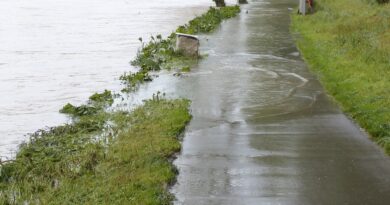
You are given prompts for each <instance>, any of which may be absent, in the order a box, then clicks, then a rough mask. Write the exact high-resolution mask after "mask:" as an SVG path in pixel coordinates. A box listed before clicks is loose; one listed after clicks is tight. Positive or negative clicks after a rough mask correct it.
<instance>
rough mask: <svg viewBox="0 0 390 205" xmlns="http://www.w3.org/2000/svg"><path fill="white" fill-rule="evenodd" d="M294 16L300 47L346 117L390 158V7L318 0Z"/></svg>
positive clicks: (369, 1)
mask: <svg viewBox="0 0 390 205" xmlns="http://www.w3.org/2000/svg"><path fill="white" fill-rule="evenodd" d="M315 3H316V4H315V6H316V8H315V10H316V12H315V13H314V14H312V15H307V16H299V15H294V16H293V17H292V30H293V31H294V32H298V33H299V34H300V37H298V39H297V43H298V47H299V49H300V50H301V52H302V53H303V56H304V58H305V60H306V61H307V62H308V63H309V66H310V68H311V69H312V70H313V71H315V72H316V73H317V74H318V76H319V78H320V80H321V82H322V83H323V85H324V86H325V88H326V90H327V91H328V92H329V94H331V95H332V96H334V98H335V99H336V101H338V102H339V103H340V105H341V107H342V108H343V110H344V111H345V112H347V113H348V114H349V115H350V116H351V117H352V118H354V119H355V120H356V121H357V122H358V123H359V124H360V125H361V126H362V127H363V128H364V129H366V130H367V132H368V133H369V134H370V135H371V136H372V137H373V139H374V140H375V141H376V142H377V143H378V144H380V145H381V146H382V147H384V149H385V150H386V152H387V153H390V5H389V4H383V5H379V4H377V3H376V1H375V0H356V1H353V2H351V1H349V0H317V1H315Z"/></svg>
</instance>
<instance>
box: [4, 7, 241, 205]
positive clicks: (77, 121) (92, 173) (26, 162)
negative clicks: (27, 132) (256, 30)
mask: <svg viewBox="0 0 390 205" xmlns="http://www.w3.org/2000/svg"><path fill="white" fill-rule="evenodd" d="M239 11H240V9H239V7H238V6H231V7H224V8H221V9H215V8H210V9H209V10H208V12H207V13H205V14H203V15H202V16H199V17H196V18H195V19H194V20H192V21H190V22H189V23H188V24H186V25H184V26H180V27H179V29H180V31H181V32H187V33H208V32H212V31H214V30H215V29H216V28H217V27H218V25H219V24H220V23H221V22H222V20H224V19H228V18H231V17H234V16H235V15H237V14H238V13H239ZM210 20H212V23H210ZM195 27H196V28H198V30H196V32H194V30H193V28H195ZM199 28H207V29H204V30H202V29H199ZM186 29H188V30H186ZM141 42H142V47H141V49H140V50H139V53H138V55H137V58H136V59H135V60H134V61H133V65H135V66H138V67H139V71H138V72H135V73H126V74H124V75H122V76H121V77H120V79H121V80H122V82H123V83H124V85H125V88H124V89H123V90H122V93H119V94H113V93H112V92H111V91H108V90H105V91H104V92H102V93H95V94H93V95H91V96H90V97H89V100H88V102H87V103H85V104H83V105H80V106H75V105H72V104H70V103H68V104H66V105H65V106H64V107H63V108H62V109H61V110H60V112H61V113H64V114H67V115H69V116H70V117H71V118H72V119H73V122H72V123H71V124H67V125H62V126H57V127H52V128H50V129H46V130H39V131H37V132H35V133H34V134H32V135H31V138H30V141H29V142H27V143H25V144H22V145H21V147H20V149H19V151H18V153H17V156H16V159H15V160H11V161H8V162H6V163H0V202H1V203H2V204H19V203H25V202H26V203H39V204H56V203H58V204H72V203H82V204H129V203H130V204H137V203H139V202H142V203H145V204H170V202H171V201H172V199H173V197H172V195H171V194H170V193H169V192H168V189H167V188H168V186H169V184H170V183H172V182H173V181H174V179H175V177H176V173H177V171H176V169H175V168H174V166H173V165H172V163H171V158H172V157H173V154H175V153H177V152H178V151H180V149H181V145H180V140H179V135H180V133H181V132H182V131H183V130H184V128H185V126H186V124H187V123H188V122H189V121H190V119H191V114H190V111H189V104H190V102H189V101H188V100H185V99H178V100H167V99H165V98H164V97H162V96H161V95H160V93H157V94H156V95H154V96H153V99H151V100H146V101H145V102H144V104H143V105H141V106H139V107H138V108H136V109H135V110H133V111H131V112H129V111H115V110H116V109H115V108H113V107H112V105H113V103H114V101H117V100H119V99H121V98H122V99H125V97H124V96H125V95H126V94H128V93H129V92H135V91H136V90H137V88H138V87H139V86H140V85H141V84H143V83H147V82H149V81H152V80H153V79H152V78H151V76H150V75H149V72H152V71H159V70H160V69H168V70H170V69H181V71H182V72H188V71H189V70H190V66H191V65H193V60H194V59H188V58H187V57H185V56H184V55H183V54H181V53H178V52H177V51H175V50H174V45H175V39H174V34H172V35H170V36H169V37H168V38H167V39H163V38H162V37H161V35H158V36H156V38H154V37H152V39H151V41H150V42H149V43H147V44H146V45H145V44H143V41H142V40H141ZM173 62H174V63H173ZM168 64H169V65H172V64H175V65H176V66H177V67H170V66H169V67H167V66H166V65H168ZM183 66H184V67H185V68H186V69H184V68H183ZM123 103H124V104H126V102H123ZM112 109H113V110H114V111H112ZM0 162H1V161H0Z"/></svg>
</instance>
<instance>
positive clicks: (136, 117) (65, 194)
mask: <svg viewBox="0 0 390 205" xmlns="http://www.w3.org/2000/svg"><path fill="white" fill-rule="evenodd" d="M188 107H189V101H188V100H166V99H162V98H161V97H155V98H154V99H151V100H147V101H145V103H144V105H142V106H140V107H138V108H136V109H135V110H134V111H133V112H131V113H126V112H115V113H107V112H101V113H99V114H97V115H94V116H83V117H81V118H79V120H78V121H76V122H75V123H73V124H71V125H64V126H59V127H55V128H51V129H49V130H41V131H38V132H36V133H35V134H33V135H32V136H31V141H30V142H29V143H27V144H24V145H22V146H21V148H20V151H19V153H18V155H17V157H16V159H15V160H14V161H13V162H10V163H6V164H2V165H1V166H0V204H23V203H28V204H138V203H139V202H142V203H145V204H169V203H170V201H171V200H172V196H171V195H170V194H169V193H168V191H167V190H166V186H167V184H169V183H170V182H171V181H172V180H173V179H174V178H175V175H176V170H175V168H174V167H173V165H172V164H171V163H170V162H169V160H168V159H169V157H171V156H172V155H173V154H174V153H176V152H177V151H179V150H180V143H179V139H178V135H179V134H180V133H181V132H182V131H183V130H184V128H185V126H186V124H187V123H188V122H189V120H190V119H191V116H190V114H189V110H188ZM107 121H112V122H113V124H114V125H113V127H112V128H111V130H112V131H111V134H107V136H108V138H109V139H103V138H96V136H99V135H102V132H103V130H104V126H105V125H106V122H107ZM107 140H108V141H109V142H108V143H107Z"/></svg>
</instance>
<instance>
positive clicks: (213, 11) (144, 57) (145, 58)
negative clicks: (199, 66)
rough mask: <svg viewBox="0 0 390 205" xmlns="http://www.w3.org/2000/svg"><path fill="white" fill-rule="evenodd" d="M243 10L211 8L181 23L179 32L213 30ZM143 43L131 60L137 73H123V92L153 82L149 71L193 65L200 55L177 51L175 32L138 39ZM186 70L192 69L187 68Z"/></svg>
mask: <svg viewBox="0 0 390 205" xmlns="http://www.w3.org/2000/svg"><path fill="white" fill-rule="evenodd" d="M239 12H240V7H239V6H227V7H222V8H213V7H210V9H209V10H208V11H207V12H206V13H205V14H203V15H201V16H199V17H196V18H195V19H193V20H191V21H190V22H189V23H188V24H186V25H183V26H180V27H179V28H178V29H177V30H176V32H179V33H185V34H198V33H210V32H212V31H214V30H215V29H216V28H217V27H218V26H219V25H220V24H221V22H222V21H223V20H225V19H228V18H232V17H234V16H236V15H237V14H238V13H239ZM139 40H140V42H141V44H142V46H141V49H140V50H139V51H138V53H137V56H136V58H135V59H134V60H133V61H131V64H132V65H133V66H138V67H139V68H140V70H139V71H138V72H136V73H125V74H123V75H122V76H121V78H120V79H121V80H122V82H123V83H124V84H125V85H126V88H125V89H123V90H122V91H123V92H129V91H133V90H135V89H136V88H137V87H138V85H140V84H142V83H143V82H145V81H151V80H152V77H151V76H149V72H150V71H159V70H161V69H167V70H171V69H177V70H180V69H181V68H190V67H191V66H192V65H193V64H194V63H196V62H197V60H198V59H199V58H200V56H197V57H195V58H194V57H187V56H184V55H183V54H182V53H180V52H178V51H176V50H175V44H176V35H175V33H172V34H171V35H169V36H168V37H167V38H166V39H163V38H162V36H161V35H157V36H156V37H154V36H152V37H151V39H150V41H149V42H148V43H144V42H143V39H142V38H140V39H139ZM184 70H185V71H187V70H189V69H184Z"/></svg>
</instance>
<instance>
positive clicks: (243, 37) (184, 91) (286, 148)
mask: <svg viewBox="0 0 390 205" xmlns="http://www.w3.org/2000/svg"><path fill="white" fill-rule="evenodd" d="M295 3H296V2H295V1H290V0H279V1H272V0H263V1H261V0H259V1H252V2H251V3H250V4H249V5H248V6H245V7H244V9H243V12H242V14H241V16H240V17H238V18H235V19H233V20H230V21H228V22H225V23H224V24H223V25H222V28H221V30H220V31H218V32H216V33H215V34H214V35H212V36H209V37H203V39H202V46H203V50H204V51H205V52H207V53H209V57H208V58H207V59H205V60H204V61H202V62H200V64H199V66H198V67H197V68H195V69H193V71H192V72H191V74H189V75H188V76H185V77H183V78H182V79H171V78H170V77H168V76H164V75H162V76H161V78H160V79H158V80H156V82H154V83H156V84H155V85H158V84H160V83H161V82H164V81H165V82H167V81H169V82H170V83H169V84H170V85H168V86H167V87H164V86H154V88H152V89H151V87H153V86H151V87H149V88H148V89H149V90H153V89H154V90H157V89H159V90H162V91H164V92H166V93H167V94H168V96H169V95H171V94H172V95H173V93H174V92H178V93H179V95H180V96H183V97H189V98H190V99H191V100H192V101H193V104H192V113H193V120H192V122H191V123H190V125H189V127H188V129H187V131H186V134H185V137H184V141H183V150H182V153H181V155H179V157H178V159H177V160H176V161H175V164H176V165H177V166H178V169H179V176H178V181H177V184H176V185H175V186H174V187H173V188H172V192H173V193H174V194H175V195H176V197H177V202H176V203H177V204H197V205H199V204H388V203H390V178H389V177H388V176H389V174H390V160H389V158H388V157H386V156H384V155H383V154H382V152H381V151H380V150H379V148H377V147H376V145H374V144H373V143H372V142H371V141H370V140H369V139H368V138H367V136H366V135H365V134H363V133H362V132H361V131H360V130H359V128H358V127H357V126H356V125H354V124H353V123H352V122H351V121H350V120H349V119H348V118H346V116H345V115H344V114H343V113H341V112H340V111H339V109H338V108H337V106H335V105H334V104H333V103H332V102H331V101H329V99H328V97H327V96H326V95H325V94H324V91H323V89H322V87H321V85H320V84H319V83H318V81H317V80H316V78H315V77H314V76H313V75H312V74H311V73H310V72H309V71H308V69H307V67H306V65H305V64H304V62H303V61H302V59H301V57H300V56H299V54H298V52H297V50H296V48H295V45H294V42H293V39H292V37H291V35H290V34H289V10H288V8H289V7H294V6H295ZM246 10H248V13H246ZM207 38H208V39H207ZM160 85H162V83H161V84H160ZM148 89H145V90H148ZM149 92H151V91H149Z"/></svg>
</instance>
